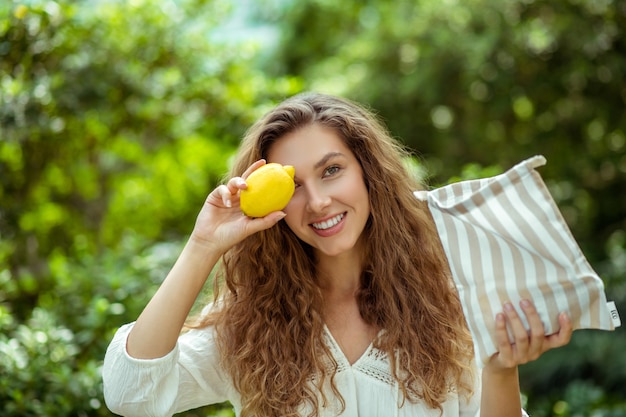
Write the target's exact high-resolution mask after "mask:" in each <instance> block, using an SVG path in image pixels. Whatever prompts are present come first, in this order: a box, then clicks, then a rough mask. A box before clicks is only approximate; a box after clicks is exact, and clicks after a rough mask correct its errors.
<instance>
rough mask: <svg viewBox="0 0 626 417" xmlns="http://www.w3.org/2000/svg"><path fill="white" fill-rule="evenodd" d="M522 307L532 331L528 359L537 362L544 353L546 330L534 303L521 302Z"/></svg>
mask: <svg viewBox="0 0 626 417" xmlns="http://www.w3.org/2000/svg"><path fill="white" fill-rule="evenodd" d="M520 307H521V308H522V310H523V311H524V314H526V319H527V321H528V327H529V331H530V344H529V347H528V357H529V359H530V360H535V359H537V358H538V357H539V356H541V354H542V353H543V343H544V336H545V328H544V326H543V322H542V321H541V317H539V314H538V313H537V309H536V308H535V306H534V305H533V303H531V302H530V301H529V300H522V301H521V302H520Z"/></svg>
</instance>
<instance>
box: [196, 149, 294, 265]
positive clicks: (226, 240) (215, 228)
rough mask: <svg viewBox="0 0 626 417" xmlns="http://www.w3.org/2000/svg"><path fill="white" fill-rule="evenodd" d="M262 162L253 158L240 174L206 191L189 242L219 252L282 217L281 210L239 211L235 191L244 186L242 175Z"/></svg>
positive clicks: (263, 162)
mask: <svg viewBox="0 0 626 417" xmlns="http://www.w3.org/2000/svg"><path fill="white" fill-rule="evenodd" d="M263 165H265V160H263V159H261V160H258V161H256V162H255V163H253V164H252V165H250V166H249V167H248V169H247V170H246V171H245V172H244V173H243V175H242V176H241V177H233V178H231V179H230V180H229V181H228V182H227V183H226V184H222V185H219V186H218V187H217V188H215V189H214V190H213V191H212V192H211V194H209V196H208V197H207V199H206V201H205V203H204V205H203V207H202V209H201V210H200V213H199V214H198V217H197V219H196V224H195V226H194V229H193V232H192V233H191V240H192V241H194V242H196V243H198V244H201V245H203V246H207V247H210V248H211V249H212V250H215V251H217V252H218V253H220V254H222V253H224V252H226V251H227V250H228V249H230V247H232V246H233V245H235V244H236V243H238V242H240V241H241V240H243V239H245V238H246V237H248V236H250V235H251V234H253V233H256V232H259V231H261V230H265V229H269V228H270V227H272V226H274V225H275V224H276V223H278V222H279V221H280V220H281V219H282V218H284V217H285V213H284V212H282V211H275V212H273V213H270V214H268V215H267V216H265V217H262V218H250V217H248V216H246V215H245V214H243V213H242V212H241V208H240V207H239V191H240V190H244V189H246V187H247V186H246V181H245V180H246V178H248V176H249V175H250V174H251V173H252V172H253V171H254V170H256V169H258V168H259V167H261V166H263Z"/></svg>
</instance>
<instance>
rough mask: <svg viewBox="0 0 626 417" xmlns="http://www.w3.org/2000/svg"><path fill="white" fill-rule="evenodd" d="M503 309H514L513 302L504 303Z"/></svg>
mask: <svg viewBox="0 0 626 417" xmlns="http://www.w3.org/2000/svg"><path fill="white" fill-rule="evenodd" d="M504 309H505V310H507V311H513V310H514V308H513V304H511V303H509V302H506V303H504Z"/></svg>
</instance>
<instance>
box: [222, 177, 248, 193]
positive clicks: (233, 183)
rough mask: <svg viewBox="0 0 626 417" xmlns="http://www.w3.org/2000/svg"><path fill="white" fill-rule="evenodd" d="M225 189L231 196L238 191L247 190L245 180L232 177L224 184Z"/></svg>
mask: <svg viewBox="0 0 626 417" xmlns="http://www.w3.org/2000/svg"><path fill="white" fill-rule="evenodd" d="M226 188H228V192H229V193H230V194H231V195H235V194H237V192H238V191H239V190H243V189H245V188H247V184H246V180H244V179H243V178H241V177H233V178H231V179H230V180H228V182H227V183H226Z"/></svg>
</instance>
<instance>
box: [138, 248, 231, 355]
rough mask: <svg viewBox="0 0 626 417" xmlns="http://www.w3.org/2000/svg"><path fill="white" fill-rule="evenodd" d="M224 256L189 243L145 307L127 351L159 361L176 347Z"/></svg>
mask: <svg viewBox="0 0 626 417" xmlns="http://www.w3.org/2000/svg"><path fill="white" fill-rule="evenodd" d="M220 255H221V254H218V253H214V252H212V251H210V250H207V248H206V247H205V246H202V245H199V244H198V243H196V242H194V241H193V240H190V241H189V242H187V244H186V245H185V247H184V249H183V251H182V252H181V254H180V256H179V257H178V259H177V261H176V263H175V264H174V266H173V267H172V269H171V271H170V272H169V274H168V275H167V277H166V278H165V280H164V281H163V283H162V284H161V286H160V287H159V289H158V290H157V292H156V293H155V295H154V296H153V297H152V299H151V300H150V302H149V303H148V305H147V306H146V307H145V309H144V310H143V312H142V313H141V315H140V316H139V318H138V319H137V322H136V323H135V326H134V327H133V329H132V331H131V333H130V334H129V336H128V342H127V346H126V349H127V351H128V353H129V354H130V355H131V356H133V357H135V358H139V359H152V358H159V357H162V356H164V355H166V354H167V353H169V352H170V351H171V350H172V349H173V348H174V346H175V345H176V341H177V339H178V336H179V335H180V331H181V329H182V327H183V325H184V323H185V320H186V318H187V316H188V315H189V312H190V311H191V308H192V307H193V305H194V302H195V300H196V299H197V297H198V295H199V294H200V291H201V290H202V287H203V285H204V283H205V282H206V280H207V278H208V276H209V274H210V273H211V270H212V269H213V267H214V266H215V264H216V263H217V261H218V259H219V257H220Z"/></svg>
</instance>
